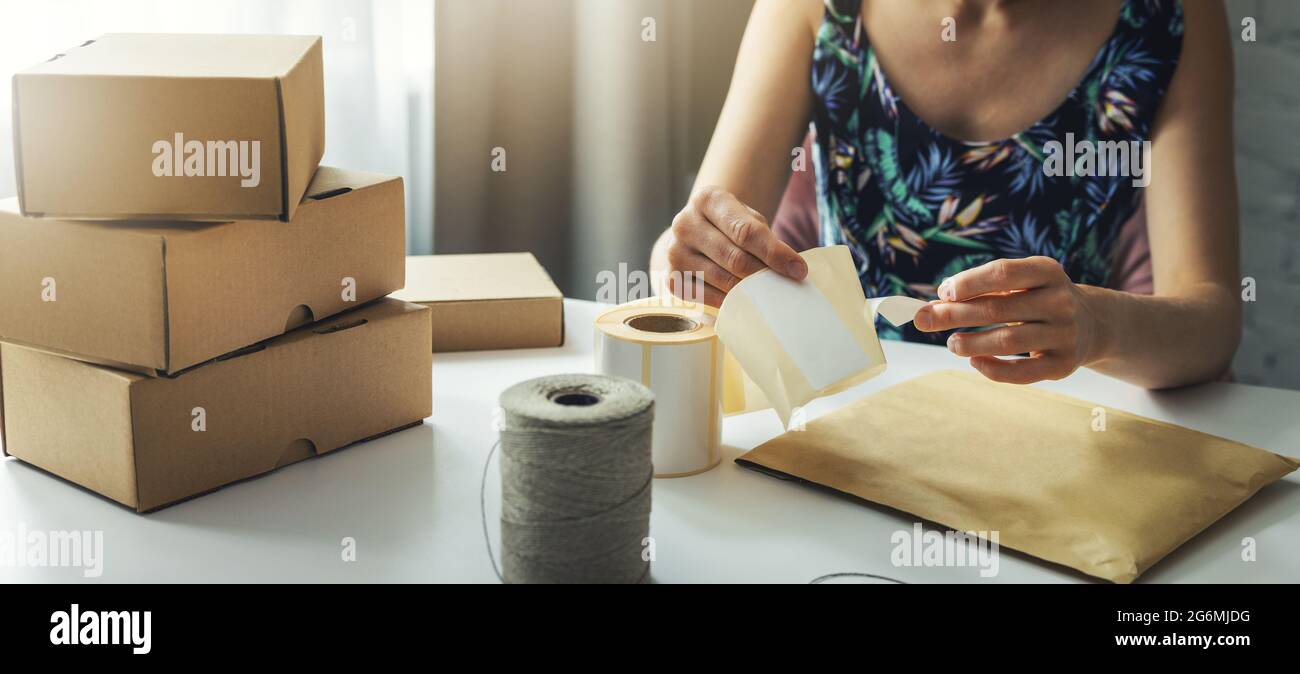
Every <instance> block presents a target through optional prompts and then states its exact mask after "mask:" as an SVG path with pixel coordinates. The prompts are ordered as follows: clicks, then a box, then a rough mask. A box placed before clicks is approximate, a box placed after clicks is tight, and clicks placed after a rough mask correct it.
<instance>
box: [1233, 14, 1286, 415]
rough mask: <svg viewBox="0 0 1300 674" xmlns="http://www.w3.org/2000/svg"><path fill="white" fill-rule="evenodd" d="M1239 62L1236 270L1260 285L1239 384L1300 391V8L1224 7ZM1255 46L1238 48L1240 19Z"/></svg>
mask: <svg viewBox="0 0 1300 674" xmlns="http://www.w3.org/2000/svg"><path fill="white" fill-rule="evenodd" d="M1227 4H1228V14H1229V17H1230V26H1229V28H1230V29H1231V30H1232V31H1233V37H1234V41H1233V42H1234V45H1233V49H1234V53H1235V56H1236V62H1237V95H1236V98H1237V107H1236V121H1237V138H1236V140H1237V186H1238V189H1239V190H1240V192H1241V230H1242V242H1241V243H1242V251H1241V269H1242V274H1243V275H1245V276H1249V277H1253V278H1254V279H1255V281H1256V283H1257V288H1258V299H1257V300H1256V301H1255V302H1254V303H1247V304H1246V305H1245V321H1244V331H1243V335H1242V343H1241V348H1240V350H1238V352H1237V359H1236V361H1235V362H1234V366H1233V369H1234V371H1235V374H1236V378H1237V380H1239V381H1242V382H1246V383H1251V384H1264V385H1268V386H1278V387H1284V388H1293V389H1300V2H1296V1H1295V0H1251V1H1245V0H1230V1H1229V2H1228V3H1227ZM1247 16H1249V17H1253V18H1254V19H1255V22H1256V28H1257V37H1258V40H1257V41H1256V42H1244V41H1242V40H1241V29H1242V28H1241V22H1242V19H1243V18H1244V17H1247Z"/></svg>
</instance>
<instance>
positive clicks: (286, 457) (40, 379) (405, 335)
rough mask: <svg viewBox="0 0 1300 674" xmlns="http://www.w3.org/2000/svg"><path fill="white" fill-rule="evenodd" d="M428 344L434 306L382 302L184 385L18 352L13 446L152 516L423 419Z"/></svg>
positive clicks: (428, 403) (11, 367) (10, 386)
mask: <svg viewBox="0 0 1300 674" xmlns="http://www.w3.org/2000/svg"><path fill="white" fill-rule="evenodd" d="M428 343H429V318H428V311H427V310H426V309H424V308H423V307H420V306H417V305H412V304H408V303H406V302H400V301H397V300H392V299H382V300H379V301H377V302H374V303H371V304H368V305H366V306H364V307H361V308H358V309H356V310H354V311H349V312H347V313H345V314H342V315H339V316H336V317H334V318H333V319H331V320H329V321H323V322H321V323H317V324H314V325H309V326H306V327H303V328H300V329H298V330H295V331H294V332H292V333H289V334H287V335H283V336H281V337H278V338H276V339H273V340H270V341H268V342H265V343H263V344H259V345H257V346H256V347H252V348H249V349H245V350H241V351H238V352H236V353H233V354H230V355H229V356H228V357H225V358H223V359H221V360H218V361H215V362H212V363H208V364H205V365H203V366H201V367H198V368H195V369H193V370H190V371H188V372H184V373H182V374H180V375H178V376H176V377H174V378H150V377H143V376H140V375H136V374H131V373H128V372H122V371H120V370H113V369H110V368H107V367H103V366H99V365H91V364H88V363H82V362H80V361H75V360H71V359H68V358H63V357H60V356H56V355H53V354H49V353H46V352H42V351H38V350H35V349H28V348H25V347H17V346H13V345H11V344H5V345H4V349H3V351H0V358H2V359H3V361H4V365H3V377H4V389H5V401H4V405H5V420H6V422H7V424H8V439H9V444H8V447H7V450H8V453H9V454H10V455H12V456H15V457H17V458H19V459H21V460H23V461H26V462H27V463H30V464H32V465H34V466H37V467H39V468H42V469H44V470H47V471H49V472H51V473H54V474H55V475H58V476H60V477H63V478H65V479H67V480H70V481H72V482H75V483H77V484H79V485H82V486H84V487H86V488H88V489H91V490H93V491H96V492H98V493H100V494H103V495H104V496H107V497H109V498H111V499H113V500H115V501H118V502H120V503H123V504H125V505H127V506H130V507H132V508H135V509H136V510H139V511H141V512H143V511H147V510H153V509H155V508H159V507H161V506H164V505H168V504H171V503H175V502H176V501H179V500H183V499H186V498H189V497H192V496H196V495H199V494H203V493H205V492H208V491H211V490H213V489H217V488H218V487H221V486H223V485H227V484H230V483H232V482H235V481H238V480H242V479H244V478H248V477H253V476H255V475H259V474H262V473H266V472H268V471H271V470H274V469H276V468H279V467H281V466H285V465H288V464H291V463H294V462H297V461H300V460H302V459H305V458H309V457H311V456H314V455H317V454H324V453H326V452H331V451H334V450H335V449H339V448H341V447H345V446H347V445H350V444H352V443H355V442H360V441H362V440H367V439H370V438H374V437H376V436H379V435H382V434H385V433H388V432H390V431H393V430H396V429H400V428H405V427H407V426H411V425H415V424H418V423H420V421H421V420H422V419H424V418H425V417H427V416H429V415H430V414H431V413H432V405H433V398H432V396H433V386H432V376H433V370H432V366H433V355H432V354H431V353H430V352H429V350H428V348H427V346H428ZM199 408H201V409H202V414H201V415H199V416H196V414H198V410H199ZM200 419H202V421H203V422H204V423H205V427H204V430H201V431H200V430H195V429H196V424H197V423H198V421H199V420H200Z"/></svg>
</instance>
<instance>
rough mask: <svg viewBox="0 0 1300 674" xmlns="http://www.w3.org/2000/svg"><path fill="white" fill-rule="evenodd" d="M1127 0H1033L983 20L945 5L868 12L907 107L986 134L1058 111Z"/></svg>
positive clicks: (891, 6)
mask: <svg viewBox="0 0 1300 674" xmlns="http://www.w3.org/2000/svg"><path fill="white" fill-rule="evenodd" d="M1121 4H1122V0H1104V1H1098V2H1068V1H1062V2H1058V1H1048V2H1032V3H1022V4H1021V5H1017V6H1014V8H1013V9H1007V10H990V11H997V12H999V13H998V14H997V15H995V16H990V15H984V16H982V17H978V18H975V17H963V16H962V15H961V13H960V12H957V16H947V14H946V11H948V9H949V8H946V7H945V3H916V2H882V1H879V0H877V1H876V2H866V3H864V4H863V7H862V18H863V27H864V29H865V31H866V35H865V40H866V42H868V43H869V44H870V45H871V47H872V50H873V52H874V55H875V58H876V60H877V62H878V67H879V69H880V71H881V75H882V76H883V78H884V79H885V80H887V81H888V84H889V86H890V87H891V89H892V91H893V93H894V94H895V95H896V96H898V97H899V98H900V99H901V100H902V101H903V102H904V103H905V105H906V106H907V108H908V109H910V110H911V111H912V112H913V113H914V114H915V115H916V116H917V117H919V118H920V119H921V120H923V121H924V122H926V123H927V124H928V125H929V126H930V127H932V128H934V129H936V130H938V131H940V132H941V133H943V134H945V135H947V136H950V137H952V138H956V139H961V140H969V141H984V140H994V139H1001V138H1006V137H1009V136H1011V135H1013V134H1015V133H1018V132H1020V131H1023V130H1025V129H1026V128H1028V127H1030V126H1032V125H1033V124H1035V123H1036V122H1038V121H1039V120H1041V119H1043V118H1044V117H1047V116H1048V115H1050V114H1051V113H1052V112H1054V111H1055V110H1056V109H1057V108H1058V107H1059V106H1060V105H1061V103H1062V102H1063V101H1064V100H1065V99H1066V98H1067V97H1069V96H1070V94H1071V93H1072V92H1073V91H1074V89H1075V88H1076V87H1077V86H1078V85H1079V82H1080V80H1081V78H1082V77H1083V75H1084V73H1085V72H1086V71H1087V70H1088V67H1089V65H1090V64H1092V62H1093V60H1094V58H1095V57H1096V55H1097V53H1098V50H1099V48H1100V47H1101V46H1102V45H1103V44H1104V43H1105V42H1106V40H1107V39H1108V37H1109V36H1110V35H1111V33H1112V32H1113V31H1114V29H1115V25H1116V22H1117V20H1118V17H1119V12H1120V5H1121ZM1000 12H1005V14H1002V13H1000ZM1062 25H1066V26H1070V27H1071V30H1066V31H1062V30H1060V27H1061V26H1062Z"/></svg>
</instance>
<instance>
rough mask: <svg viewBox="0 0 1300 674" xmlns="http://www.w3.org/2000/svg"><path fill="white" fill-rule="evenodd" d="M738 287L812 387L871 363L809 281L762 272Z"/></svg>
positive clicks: (827, 383)
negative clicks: (741, 288)
mask: <svg viewBox="0 0 1300 674" xmlns="http://www.w3.org/2000/svg"><path fill="white" fill-rule="evenodd" d="M744 292H745V294H746V295H747V296H749V299H750V300H751V301H752V302H753V303H754V306H755V307H757V308H758V313H759V314H761V315H762V316H763V320H764V321H765V322H766V323H767V325H768V327H770V328H771V329H772V334H773V335H775V336H776V339H777V341H778V342H780V343H781V348H783V349H785V352H786V353H787V354H789V355H790V359H791V360H793V361H794V364H795V366H797V367H798V368H799V371H800V372H802V373H803V376H804V377H805V378H807V379H808V383H809V384H810V385H811V386H812V387H813V389H814V390H821V389H824V388H826V387H828V386H830V385H832V384H835V383H837V382H839V381H841V380H843V379H846V378H847V377H849V376H852V375H853V374H856V373H858V372H861V371H862V370H865V369H867V368H868V367H871V360H870V359H869V358H868V357H867V354H866V353H865V352H864V351H863V350H862V347H861V346H859V345H858V343H857V341H856V340H854V339H853V335H852V334H850V333H849V330H848V328H847V327H845V325H844V324H843V323H841V322H840V317H839V315H838V314H836V313H835V309H834V308H833V307H832V306H831V303H830V301H828V300H827V299H826V297H825V296H824V295H822V294H821V291H819V290H818V289H817V286H815V285H813V284H812V283H810V282H807V281H805V282H800V281H794V280H791V279H788V278H786V277H784V276H781V275H780V274H777V273H775V272H765V273H762V274H757V275H755V276H751V277H750V278H749V279H747V280H746V282H745V286H744ZM863 320H865V318H864V319H863Z"/></svg>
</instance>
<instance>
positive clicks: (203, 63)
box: [13, 33, 325, 221]
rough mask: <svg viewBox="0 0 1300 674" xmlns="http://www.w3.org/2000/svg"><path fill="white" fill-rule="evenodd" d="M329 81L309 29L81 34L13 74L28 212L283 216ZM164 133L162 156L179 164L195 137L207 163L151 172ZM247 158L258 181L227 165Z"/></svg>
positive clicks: (313, 160)
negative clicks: (79, 40)
mask: <svg viewBox="0 0 1300 674" xmlns="http://www.w3.org/2000/svg"><path fill="white" fill-rule="evenodd" d="M323 81H324V66H323V61H322V49H321V40H320V38H319V37H316V36H297V35H168V34H135V33H119V34H108V35H104V36H101V37H99V38H96V39H94V40H89V41H87V42H86V43H85V44H83V45H80V46H78V47H75V48H72V49H69V50H67V51H66V52H65V53H62V54H58V55H56V56H55V57H54V58H52V59H50V60H48V61H46V62H44V63H41V64H38V65H36V66H33V67H31V68H28V69H26V70H24V71H22V72H20V73H18V74H16V75H14V78H13V92H14V96H13V108H14V119H13V122H14V124H13V128H14V164H15V168H16V169H17V170H16V172H15V173H16V178H17V187H18V196H19V199H20V205H21V208H22V212H23V213H24V214H26V215H37V216H51V217H75V218H83V219H124V218H132V219H172V220H194V221H219V220H225V219H236V218H238V219H254V218H256V219H279V220H282V221H287V220H289V219H290V218H291V217H292V215H293V212H294V210H295V209H296V208H297V206H298V204H299V202H300V200H301V198H302V196H303V193H304V190H305V189H306V188H307V185H308V184H309V183H310V181H311V178H312V173H313V172H315V170H316V168H317V165H318V164H319V163H320V159H321V156H322V155H323V153H324V148H325V108H324V106H325V104H324V100H325V99H324V84H323ZM145 112H147V113H148V114H144V113H145ZM160 142H161V143H163V144H164V145H168V146H169V147H175V150H171V151H170V155H169V156H171V157H172V161H171V162H163V164H162V166H166V167H169V168H172V167H174V168H175V169H176V170H177V171H179V170H181V168H182V166H188V165H187V164H185V162H184V159H183V156H188V155H189V153H190V150H189V149H187V148H188V147H189V144H190V143H193V142H198V143H199V144H200V145H199V148H200V150H202V152H203V154H202V156H200V157H199V159H200V161H199V164H196V168H195V170H200V169H202V171H201V174H202V175H189V174H188V173H186V174H185V175H177V174H175V173H174V172H171V173H169V174H166V175H157V174H155V170H156V169H157V167H158V166H159V165H158V164H156V163H155V162H156V161H159V160H160V156H159V155H158V153H159V152H161V151H162V149H155V144H156V143H160ZM227 144H233V145H227ZM254 144H256V146H257V149H256V154H253V153H254V150H253V145H254ZM252 156H256V157H257V158H258V161H257V162H256V164H255V165H256V166H258V167H259V169H258V171H257V176H258V180H257V181H249V182H250V183H253V184H245V183H244V179H245V176H243V175H242V173H241V172H240V171H239V170H232V169H231V168H230V163H231V162H237V163H238V164H239V165H240V166H242V165H243V162H245V161H247V162H249V163H250V166H251V165H253V164H252V160H251V157H252ZM223 166H224V167H226V168H224V169H222V168H221V167H223ZM209 171H212V172H215V173H216V175H215V176H214V175H206V173H208V172H209ZM248 177H250V178H251V174H250V175H249V176H248Z"/></svg>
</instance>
